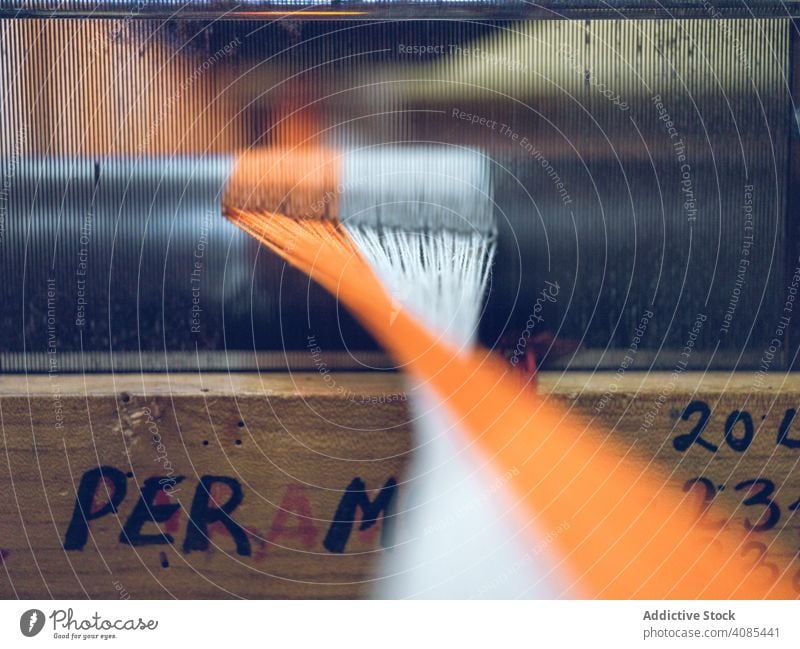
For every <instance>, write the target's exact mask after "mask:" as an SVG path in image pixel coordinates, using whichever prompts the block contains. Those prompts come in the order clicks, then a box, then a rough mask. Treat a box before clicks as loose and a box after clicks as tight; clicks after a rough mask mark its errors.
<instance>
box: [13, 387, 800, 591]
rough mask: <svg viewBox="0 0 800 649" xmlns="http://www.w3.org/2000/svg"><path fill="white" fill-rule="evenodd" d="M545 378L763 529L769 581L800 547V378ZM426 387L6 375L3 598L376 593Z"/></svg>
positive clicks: (648, 455) (691, 487) (625, 439)
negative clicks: (411, 411)
mask: <svg viewBox="0 0 800 649" xmlns="http://www.w3.org/2000/svg"><path fill="white" fill-rule="evenodd" d="M541 389H542V391H545V392H548V393H549V394H551V395H552V397H553V398H555V399H557V400H559V401H560V402H561V403H563V405H564V406H566V407H568V408H571V409H574V410H575V412H579V413H581V414H582V415H584V416H585V417H587V418H589V419H594V420H595V422H596V423H598V424H600V425H602V426H603V427H605V428H606V429H607V430H609V431H610V432H611V435H613V437H614V439H615V440H617V442H618V443H622V444H623V445H628V446H629V448H630V452H631V453H632V454H633V455H636V456H638V457H641V458H643V459H644V460H646V461H652V462H653V467H654V468H658V469H659V470H661V471H662V472H663V473H664V475H665V476H666V477H665V479H668V480H671V481H673V482H675V483H677V484H679V485H680V486H685V487H686V491H687V499H686V503H685V506H686V507H692V508H696V509H697V511H698V514H699V513H700V511H701V506H702V504H703V503H705V502H706V499H709V500H713V501H715V502H716V501H721V502H723V503H725V504H726V505H728V507H729V509H730V511H731V512H732V513H731V517H730V520H728V521H726V522H725V524H728V525H735V526H746V525H750V526H751V527H755V530H754V532H753V539H752V545H750V546H748V550H747V552H748V555H749V556H751V557H752V560H753V561H754V562H756V561H761V562H763V566H764V567H763V569H762V570H761V572H763V574H764V576H765V578H770V573H771V570H772V568H771V567H770V561H771V559H772V558H774V557H779V556H780V557H794V556H795V555H796V554H797V550H798V542H799V541H798V529H799V528H798V523H797V520H796V514H795V512H794V511H793V508H792V505H793V504H794V503H795V502H796V501H797V500H798V498H800V480H798V477H797V476H798V475H800V474H798V471H797V470H796V467H797V461H798V458H800V430H796V426H795V425H794V421H793V414H794V411H795V409H796V408H797V406H798V403H799V402H800V377H797V376H795V375H793V374H789V375H774V376H773V375H767V376H758V375H754V374H752V373H748V374H733V375H730V374H722V373H714V374H705V375H702V374H696V373H688V372H685V373H676V374H669V373H651V374H648V375H643V374H636V373H632V372H629V373H624V372H619V373H596V374H587V373H566V374H561V373H551V374H548V373H545V374H543V375H542V377H541ZM407 398H408V395H406V393H405V392H404V386H403V381H402V378H401V377H400V376H399V375H394V374H379V373H346V372H341V373H330V374H320V373H315V372H309V373H295V374H291V375H289V374H281V373H273V374H263V375H261V376H258V375H254V374H204V375H194V374H173V375H155V374H154V375H134V374H121V375H114V376H111V375H98V376H85V377H84V376H56V375H53V376H52V377H50V376H47V375H38V376H28V377H26V376H11V375H5V376H0V424H1V427H2V444H1V445H0V494H2V497H0V556H2V569H0V596H2V597H13V596H20V597H49V596H55V597H84V596H90V597H94V598H116V597H120V596H122V597H133V598H159V597H180V598H207V597H363V596H368V595H369V592H370V590H369V587H370V580H371V579H373V578H374V575H375V566H376V561H377V559H378V558H379V557H380V554H381V551H382V550H381V543H382V540H383V535H384V533H387V532H388V530H387V528H386V526H385V525H384V520H383V517H382V516H381V515H380V514H379V515H378V518H377V520H376V521H375V522H374V524H370V525H369V526H368V527H367V528H366V529H364V530H361V529H360V527H361V526H362V525H361V523H362V522H363V520H362V519H363V516H362V512H361V510H360V509H359V508H358V506H357V503H358V501H359V498H362V497H363V495H364V494H366V496H367V497H368V498H369V499H370V500H375V498H376V497H377V496H378V494H379V493H381V492H382V490H383V495H384V498H388V496H389V495H390V494H391V495H392V497H393V498H397V499H402V497H403V488H402V486H400V487H397V488H394V489H393V487H392V484H393V482H392V481H393V480H396V481H398V482H400V483H402V475H403V470H404V467H405V463H406V459H407V453H408V450H409V448H410V447H411V433H410V427H409V425H408V413H407ZM701 423H702V424H704V427H703V428H702V431H700V428H699V427H698V426H699V424H701ZM751 424H752V426H751ZM693 430H694V431H695V433H697V432H700V435H699V437H695V435H694V434H693V433H692V431H693ZM726 430H727V434H726ZM599 443H602V441H601V440H599ZM99 466H103V467H107V468H105V469H104V471H103V475H102V479H101V476H100V475H99V472H98V467H99ZM81 485H83V488H81ZM114 485H116V486H114ZM95 487H96V488H95ZM348 487H350V491H349V492H348V491H346V490H347V489H348ZM362 490H363V491H362ZM123 491H124V497H123ZM239 491H241V502H240V503H238V504H236V505H235V508H232V507H233V505H234V504H235V501H233V502H232V501H230V499H231V498H234V499H235V498H236V494H237V493H239ZM209 493H210V495H209ZM109 498H111V499H112V500H114V501H115V502H117V501H118V505H117V507H116V510H115V511H111V508H110V507H109V506H108V501H109ZM142 498H144V500H143V501H142ZM78 499H82V501H83V502H84V503H85V505H86V506H85V511H86V512H87V513H88V514H89V518H93V517H96V518H95V519H94V520H90V521H89V522H88V523H87V524H86V525H84V524H83V522H84V521H83V518H82V516H81V510H80V508H79V509H78V515H77V517H76V516H75V511H76V500H78ZM361 502H363V499H362V500H361ZM148 503H150V507H149V510H148V507H147V506H146V505H147V504H148ZM226 503H227V505H226ZM348 505H349V507H350V511H351V513H347V511H348ZM220 506H222V507H223V508H228V509H230V511H229V515H226V514H224V513H223V512H220V511H219V509H218V507H220ZM231 508H232V509H231ZM353 511H354V512H355V518H356V524H355V525H353V526H352V527H351V526H349V525H347V524H346V521H347V520H350V519H351V518H352V517H353V515H352V512H353ZM337 512H338V514H339V515H338V519H337ZM152 519H157V520H158V522H157V523H156V522H153V520H152ZM190 519H191V520H193V521H195V523H192V522H190ZM368 522H369V521H368ZM706 523H707V524H708V525H709V535H711V534H712V533H713V531H714V527H713V525H716V524H718V523H720V521H717V520H709V521H706ZM203 528H205V532H207V537H208V539H210V540H209V542H208V543H207V544H206V543H205V542H204V539H206V534H205V533H204V529H203ZM165 533H166V534H168V535H170V538H169V539H167V538H166V537H165V536H164V534H165ZM121 537H122V540H121ZM237 537H238V539H237ZM170 541H171V542H170ZM65 545H66V548H67V549H65ZM762 554H763V556H762ZM798 568H800V566H797V567H793V568H792V570H793V574H794V573H795V572H797V569H798ZM797 581H798V586H799V589H800V577H798V578H797Z"/></svg>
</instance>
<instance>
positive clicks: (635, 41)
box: [0, 0, 800, 372]
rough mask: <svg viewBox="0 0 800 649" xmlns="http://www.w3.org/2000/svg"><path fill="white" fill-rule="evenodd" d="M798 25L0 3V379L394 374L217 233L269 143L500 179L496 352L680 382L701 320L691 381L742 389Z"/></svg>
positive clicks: (780, 175) (743, 11)
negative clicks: (440, 160)
mask: <svg viewBox="0 0 800 649" xmlns="http://www.w3.org/2000/svg"><path fill="white" fill-rule="evenodd" d="M797 8H798V3H795V2H790V3H777V2H751V3H748V5H743V4H742V3H738V2H736V3H719V4H717V5H715V6H714V7H711V6H710V4H709V3H701V2H674V3H657V2H649V1H645V2H630V1H629V2H604V3H596V2H585V3H581V4H580V5H575V4H574V3H566V2H542V3H538V4H537V5H536V6H535V7H533V6H531V5H529V4H527V3H521V2H508V3H499V2H474V3H469V2H466V3H464V2H436V3H433V2H431V3H428V2H413V3H411V2H396V3H393V2H386V3H369V2H332V3H323V2H307V3H280V2H274V3H270V2H244V3H238V4H237V3H227V2H226V3H216V2H190V3H170V2H161V3H138V4H133V3H125V2H103V3H94V2H92V3H89V2H82V1H80V0H74V1H72V2H69V3H54V2H39V1H33V2H31V1H28V2H24V3H23V2H15V1H12V0H0V38H1V39H2V44H1V47H2V51H3V55H2V57H0V88H2V90H0V93H1V94H0V101H1V102H2V107H3V108H2V111H0V156H2V160H1V161H0V169H2V173H3V180H2V185H0V268H2V277H3V281H2V283H0V325H2V332H3V337H2V340H3V342H2V345H0V371H4V372H22V371H29V372H30V371H40V372H47V371H59V372H66V371H109V370H115V371H125V370H140V369H143V370H191V369H197V368H202V369H256V368H259V369H286V368H293V369H296V368H297V369H299V368H315V367H318V365H319V363H320V362H324V363H326V364H327V366H329V367H338V368H356V369H361V368H365V367H386V366H388V365H389V364H390V363H389V362H388V361H387V360H386V359H385V358H384V357H383V355H382V354H381V352H380V350H379V349H378V348H377V347H376V345H375V344H374V342H373V341H372V340H371V339H370V338H369V337H368V336H367V335H366V334H365V333H364V332H363V331H362V330H361V329H360V327H358V325H357V324H356V323H355V322H354V321H353V320H352V319H351V318H350V317H349V315H348V314H347V313H346V312H344V311H343V310H342V309H340V308H339V307H337V305H336V303H335V302H334V301H333V300H332V299H330V298H329V297H328V296H326V295H325V294H324V292H323V291H322V290H320V289H318V288H317V287H316V286H314V285H312V284H309V282H308V280H307V279H306V278H304V277H302V276H301V275H300V274H299V273H297V272H295V271H293V270H291V269H289V268H286V267H285V266H284V265H283V264H282V263H281V262H279V261H278V260H277V259H276V258H275V257H274V256H273V255H272V254H270V253H269V252H268V251H266V250H264V249H259V247H258V245H257V244H256V243H255V242H254V241H252V240H250V239H249V238H248V237H247V236H246V235H245V234H243V233H242V232H239V231H238V230H236V229H235V228H234V227H233V226H232V225H230V224H229V223H227V222H226V221H225V220H224V219H223V218H221V216H220V210H219V203H220V195H221V193H222V191H223V189H224V185H225V181H226V178H227V174H228V173H229V170H230V168H231V165H232V163H233V160H235V156H236V154H237V152H238V151H242V150H246V149H249V148H252V147H260V146H273V145H282V144H285V142H286V140H287V138H288V139H292V138H293V139H297V138H301V139H303V140H304V141H307V142H311V143H317V144H325V145H333V146H341V147H359V146H367V145H372V144H379V143H394V142H400V143H403V144H414V143H431V142H437V143H444V144H446V145H451V146H456V147H457V146H468V147H470V148H476V149H479V150H482V151H485V152H486V153H487V154H488V155H489V156H491V158H492V160H493V171H492V173H493V185H494V187H495V200H496V202H497V205H496V217H497V223H498V227H499V238H498V247H499V248H498V251H499V252H498V256H497V261H496V263H495V266H494V269H493V274H492V279H491V286H490V291H489V295H488V298H487V299H488V304H487V307H486V309H485V312H484V315H483V318H482V322H481V332H480V333H481V336H480V337H481V342H482V343H483V344H484V345H486V346H488V347H498V346H503V345H506V344H508V342H507V341H509V340H511V341H512V344H513V341H515V340H516V339H517V337H518V336H520V335H521V332H524V331H525V330H526V328H527V329H528V333H529V334H532V335H533V336H536V335H539V334H541V335H543V336H549V337H551V338H553V339H554V340H563V341H569V342H570V344H569V346H568V347H569V349H570V351H569V353H566V354H562V355H560V356H558V357H556V356H555V355H554V354H546V355H545V357H544V358H543V359H539V360H540V361H541V362H544V363H545V364H550V365H551V366H568V367H574V368H601V369H603V368H605V369H612V370H613V369H616V368H618V367H619V366H620V364H621V363H624V362H625V360H624V359H625V358H626V356H628V357H630V355H631V354H630V350H631V345H632V341H633V340H637V342H636V353H635V354H634V356H635V358H634V360H633V365H632V366H635V367H639V368H651V367H652V368H668V369H671V368H673V367H675V364H676V362H679V361H680V359H681V353H682V351H683V350H684V349H685V346H686V343H687V339H688V337H690V336H691V335H693V334H692V332H693V329H694V328H695V323H697V322H698V317H699V316H700V315H702V316H703V318H705V320H702V322H703V326H702V327H700V328H699V331H697V332H696V333H695V334H694V341H693V353H692V354H691V357H690V358H689V359H688V365H687V366H688V367H694V368H745V367H757V366H758V365H759V363H760V362H761V359H762V357H763V353H764V350H765V349H768V348H769V345H770V341H771V340H772V339H773V338H774V336H775V330H776V325H777V323H778V322H779V318H780V316H781V312H782V309H783V305H784V303H785V300H786V291H787V287H788V286H790V285H791V277H792V275H793V273H794V269H795V267H797V266H798V265H799V264H800V262H798V249H797V248H798V246H797V241H798V238H797V236H796V234H797V225H796V223H797V219H796V217H793V216H792V214H793V210H794V209H796V207H795V206H796V197H795V190H794V189H793V187H794V186H796V184H797V183H796V174H797V151H796V148H797V144H796V130H797V121H796V118H795V112H794V109H793V101H792V98H793V96H794V94H795V86H796V83H797V81H796V71H797V60H798V56H797V51H798V47H797V40H798V39H797V34H796V26H795V24H794V22H793V17H794V16H795V15H796V14H797ZM431 18H436V19H437V20H428V19H431ZM299 117H303V119H298V118H299ZM309 124H311V126H309ZM744 248H747V250H748V252H747V253H746V256H747V261H748V263H747V267H746V270H745V272H744V273H742V272H741V267H742V258H743V252H742V251H743V249H744ZM553 285H557V286H558V289H557V294H556V295H552V294H551V295H550V296H549V297H548V298H547V299H542V295H543V291H545V290H546V289H547V287H552V286H553ZM551 292H552V291H551ZM734 297H735V300H734ZM534 314H535V315H536V316H537V317H535V318H533V317H532V316H533V315H534ZM648 314H652V315H651V316H648ZM643 323H644V326H643ZM795 324H796V323H791V324H790V325H787V329H786V339H785V341H786V343H785V344H784V345H783V346H782V347H781V349H780V350H779V351H778V353H777V354H776V355H775V360H774V362H773V364H772V369H780V368H786V367H789V366H790V365H791V362H792V358H793V356H792V350H793V349H795V348H796V344H795V343H793V342H792V341H794V340H795V339H796V336H794V335H793V328H794V326H795ZM639 331H641V335H638V334H637V333H636V332H639ZM312 348H313V349H315V350H317V349H321V350H323V355H322V356H320V354H319V353H317V352H314V353H311V352H310V350H311V349H312ZM320 359H324V361H322V360H320Z"/></svg>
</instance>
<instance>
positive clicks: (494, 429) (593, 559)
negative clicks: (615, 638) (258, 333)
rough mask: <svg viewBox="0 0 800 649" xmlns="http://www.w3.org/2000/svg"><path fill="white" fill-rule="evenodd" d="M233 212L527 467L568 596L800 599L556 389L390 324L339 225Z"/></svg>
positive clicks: (388, 308)
mask: <svg viewBox="0 0 800 649" xmlns="http://www.w3.org/2000/svg"><path fill="white" fill-rule="evenodd" d="M225 212H226V215H227V216H228V217H229V218H230V219H231V220H232V221H233V222H234V223H236V224H237V225H239V226H240V227H242V228H243V229H244V230H246V231H247V232H249V233H250V234H251V235H253V236H254V237H256V238H257V239H258V240H259V241H261V242H262V243H263V244H264V245H266V246H267V247H269V248H270V249H272V250H273V251H275V252H276V253H277V254H278V255H280V256H281V257H283V258H284V259H285V260H286V261H287V262H289V263H290V264H292V265H294V266H296V267H297V268H299V269H301V270H302V271H304V272H305V273H307V274H308V275H309V276H311V277H312V278H313V279H314V280H316V281H317V282H318V283H319V284H321V285H322V286H324V287H325V288H326V289H327V290H328V291H330V292H331V293H332V294H333V295H335V296H336V297H337V298H338V299H339V300H341V301H342V302H343V303H344V304H346V305H347V306H348V307H349V308H350V309H351V310H352V312H353V313H354V314H355V315H356V316H357V317H358V318H359V319H360V320H361V322H362V323H363V324H364V326H365V327H366V328H367V329H369V331H370V332H371V333H372V334H373V335H374V336H375V338H376V339H377V340H378V341H379V342H381V344H383V345H384V346H385V348H386V349H387V350H388V351H389V352H390V353H391V354H392V355H393V356H394V358H395V359H396V360H397V361H398V362H400V363H403V364H404V365H405V366H406V368H407V369H408V370H409V371H410V372H411V373H413V374H414V375H415V376H416V377H417V378H419V379H421V380H423V381H426V382H428V383H429V385H430V386H431V387H432V388H433V389H434V390H435V391H436V392H437V394H438V395H439V396H440V398H441V400H442V402H443V403H444V404H445V405H446V407H447V408H449V410H450V411H451V413H453V414H454V415H455V416H456V420H460V422H461V423H463V424H464V426H465V429H466V430H467V431H468V432H469V434H471V436H472V437H471V439H468V440H467V439H465V440H464V442H465V443H474V444H475V445H476V446H477V448H479V449H480V450H481V451H482V452H483V453H484V454H486V455H487V456H488V457H490V458H491V459H492V461H493V463H494V465H495V466H496V467H498V468H501V470H502V467H509V466H516V467H520V475H519V476H518V477H516V478H515V479H514V481H513V482H512V483H511V487H512V488H513V489H514V492H515V494H516V496H517V499H518V501H519V502H520V504H521V505H523V506H524V510H525V511H524V515H525V518H527V519H533V520H535V521H536V522H537V524H538V527H539V529H545V530H546V529H555V528H557V527H560V528H561V530H562V531H561V532H560V533H559V535H558V537H557V538H556V540H555V541H554V546H556V547H557V548H558V549H559V550H560V553H561V556H563V557H564V560H565V563H566V565H567V567H568V572H569V575H570V577H571V578H572V579H573V584H572V586H571V587H570V590H569V592H567V593H565V594H567V595H573V596H575V595H577V596H585V595H589V596H592V597H600V598H606V599H621V598H637V599H694V598H706V599H762V598H776V599H777V598H783V599H794V598H796V597H797V594H796V593H795V592H794V589H793V587H792V585H791V580H790V579H789V578H788V577H787V575H786V572H787V570H788V564H785V565H784V566H783V568H784V570H783V571H782V574H781V575H780V577H779V578H778V579H777V580H772V581H770V582H769V583H767V582H765V581H764V580H763V579H761V578H759V574H758V570H757V568H756V567H755V566H752V565H749V564H748V562H747V561H745V560H743V559H742V558H741V557H740V556H739V555H740V552H741V547H742V544H743V543H744V542H745V541H746V539H747V535H746V534H744V533H743V532H738V531H735V530H733V529H730V528H728V529H723V530H720V531H714V532H711V531H707V530H706V531H704V530H702V529H701V528H700V527H699V526H698V525H697V521H695V520H694V519H693V517H692V516H690V515H689V514H688V513H687V509H688V508H687V506H686V504H685V503H684V498H685V494H683V493H681V492H679V491H678V490H677V489H675V488H674V487H672V486H669V485H667V484H666V483H665V481H663V480H662V479H661V478H660V476H659V474H658V473H656V472H655V471H653V470H652V469H648V468H646V467H645V466H644V465H643V464H642V463H641V462H640V461H638V460H636V459H632V458H628V457H625V453H624V451H623V450H622V449H621V448H620V447H619V446H618V444H617V443H616V442H615V441H614V440H612V439H609V438H606V437H605V436H604V435H603V434H601V433H600V432H599V431H598V430H596V429H593V428H590V426H589V425H587V423H585V422H584V421H583V420H582V419H580V418H579V417H576V416H574V415H572V414H570V413H568V412H566V411H565V410H564V409H563V408H561V407H558V406H556V405H553V404H552V403H551V402H550V401H549V399H548V398H547V396H546V395H537V394H535V393H534V392H533V391H531V390H527V389H522V388H521V387H520V385H519V382H518V381H517V380H516V379H515V377H514V376H513V374H512V373H511V371H510V369H509V368H508V366H507V365H504V364H502V363H500V362H499V361H498V360H497V359H496V358H494V357H493V356H492V355H490V354H487V353H486V352H485V351H483V352H481V351H477V350H476V351H474V352H468V353H466V354H457V353H455V351H454V350H452V349H451V348H450V347H449V346H448V345H447V344H445V343H443V342H441V341H439V340H437V338H436V336H435V335H433V334H432V333H431V332H429V331H427V330H426V329H425V328H424V327H423V326H422V325H420V324H419V323H418V322H417V321H416V320H415V319H414V318H413V317H411V316H410V315H409V314H408V313H406V312H403V311H401V312H400V313H399V314H396V315H395V317H394V320H393V321H392V322H393V324H391V326H390V325H389V322H390V318H389V314H390V313H391V312H392V308H393V305H392V301H391V298H390V297H389V295H388V294H387V292H386V290H385V289H384V287H383V285H382V284H381V282H380V281H379V279H378V278H377V277H376V276H375V274H374V273H373V271H372V270H371V268H370V267H369V266H368V264H367V263H366V262H365V261H364V260H363V259H362V258H361V256H360V255H359V254H358V252H357V250H356V249H355V246H354V245H353V244H352V242H351V241H350V239H349V237H348V235H347V234H346V232H345V231H344V230H343V228H342V227H341V226H340V225H338V224H337V223H336V222H335V221H330V220H328V221H314V220H305V219H293V218H289V217H287V216H283V215H280V214H267V213H263V212H262V213H256V212H250V211H243V210H240V209H236V208H232V207H228V208H226V209H225ZM395 308H396V307H395ZM564 522H566V523H567V524H568V527H566V529H564V527H565V526H564V525H563V523H564ZM712 540H713V543H712V542H711V541H712ZM720 547H721V548H722V549H720Z"/></svg>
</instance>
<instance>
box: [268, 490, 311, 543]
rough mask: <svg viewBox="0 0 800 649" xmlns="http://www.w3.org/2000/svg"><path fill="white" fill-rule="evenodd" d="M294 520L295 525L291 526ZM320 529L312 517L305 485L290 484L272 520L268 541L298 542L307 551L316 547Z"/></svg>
mask: <svg viewBox="0 0 800 649" xmlns="http://www.w3.org/2000/svg"><path fill="white" fill-rule="evenodd" d="M292 520H294V521H295V523H294V524H291V521H292ZM318 536H319V529H317V526H316V525H314V519H313V518H312V516H311V502H310V501H309V499H308V494H307V493H306V489H305V487H304V486H303V485H296V484H290V485H289V486H288V487H286V491H285V492H284V494H283V500H281V504H280V506H279V508H278V511H277V512H276V513H275V518H273V519H272V525H271V526H270V528H269V534H267V541H268V542H269V543H270V544H272V543H276V542H278V541H279V540H280V539H290V540H294V541H298V542H299V544H300V545H301V547H303V548H305V549H306V550H309V549H311V548H312V547H314V544H315V543H316V542H317V537H318Z"/></svg>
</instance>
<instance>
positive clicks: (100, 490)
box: [91, 477, 116, 514]
mask: <svg viewBox="0 0 800 649" xmlns="http://www.w3.org/2000/svg"><path fill="white" fill-rule="evenodd" d="M115 491H116V490H115V489H114V483H113V482H112V481H111V478H105V477H104V478H103V479H102V480H100V482H99V484H98V485H97V489H96V490H95V492H94V497H93V498H92V511H91V513H92V514H95V513H97V512H98V511H99V510H100V509H102V508H103V507H105V506H106V505H107V504H108V503H109V502H110V501H111V500H112V499H113V498H114V492H115Z"/></svg>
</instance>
